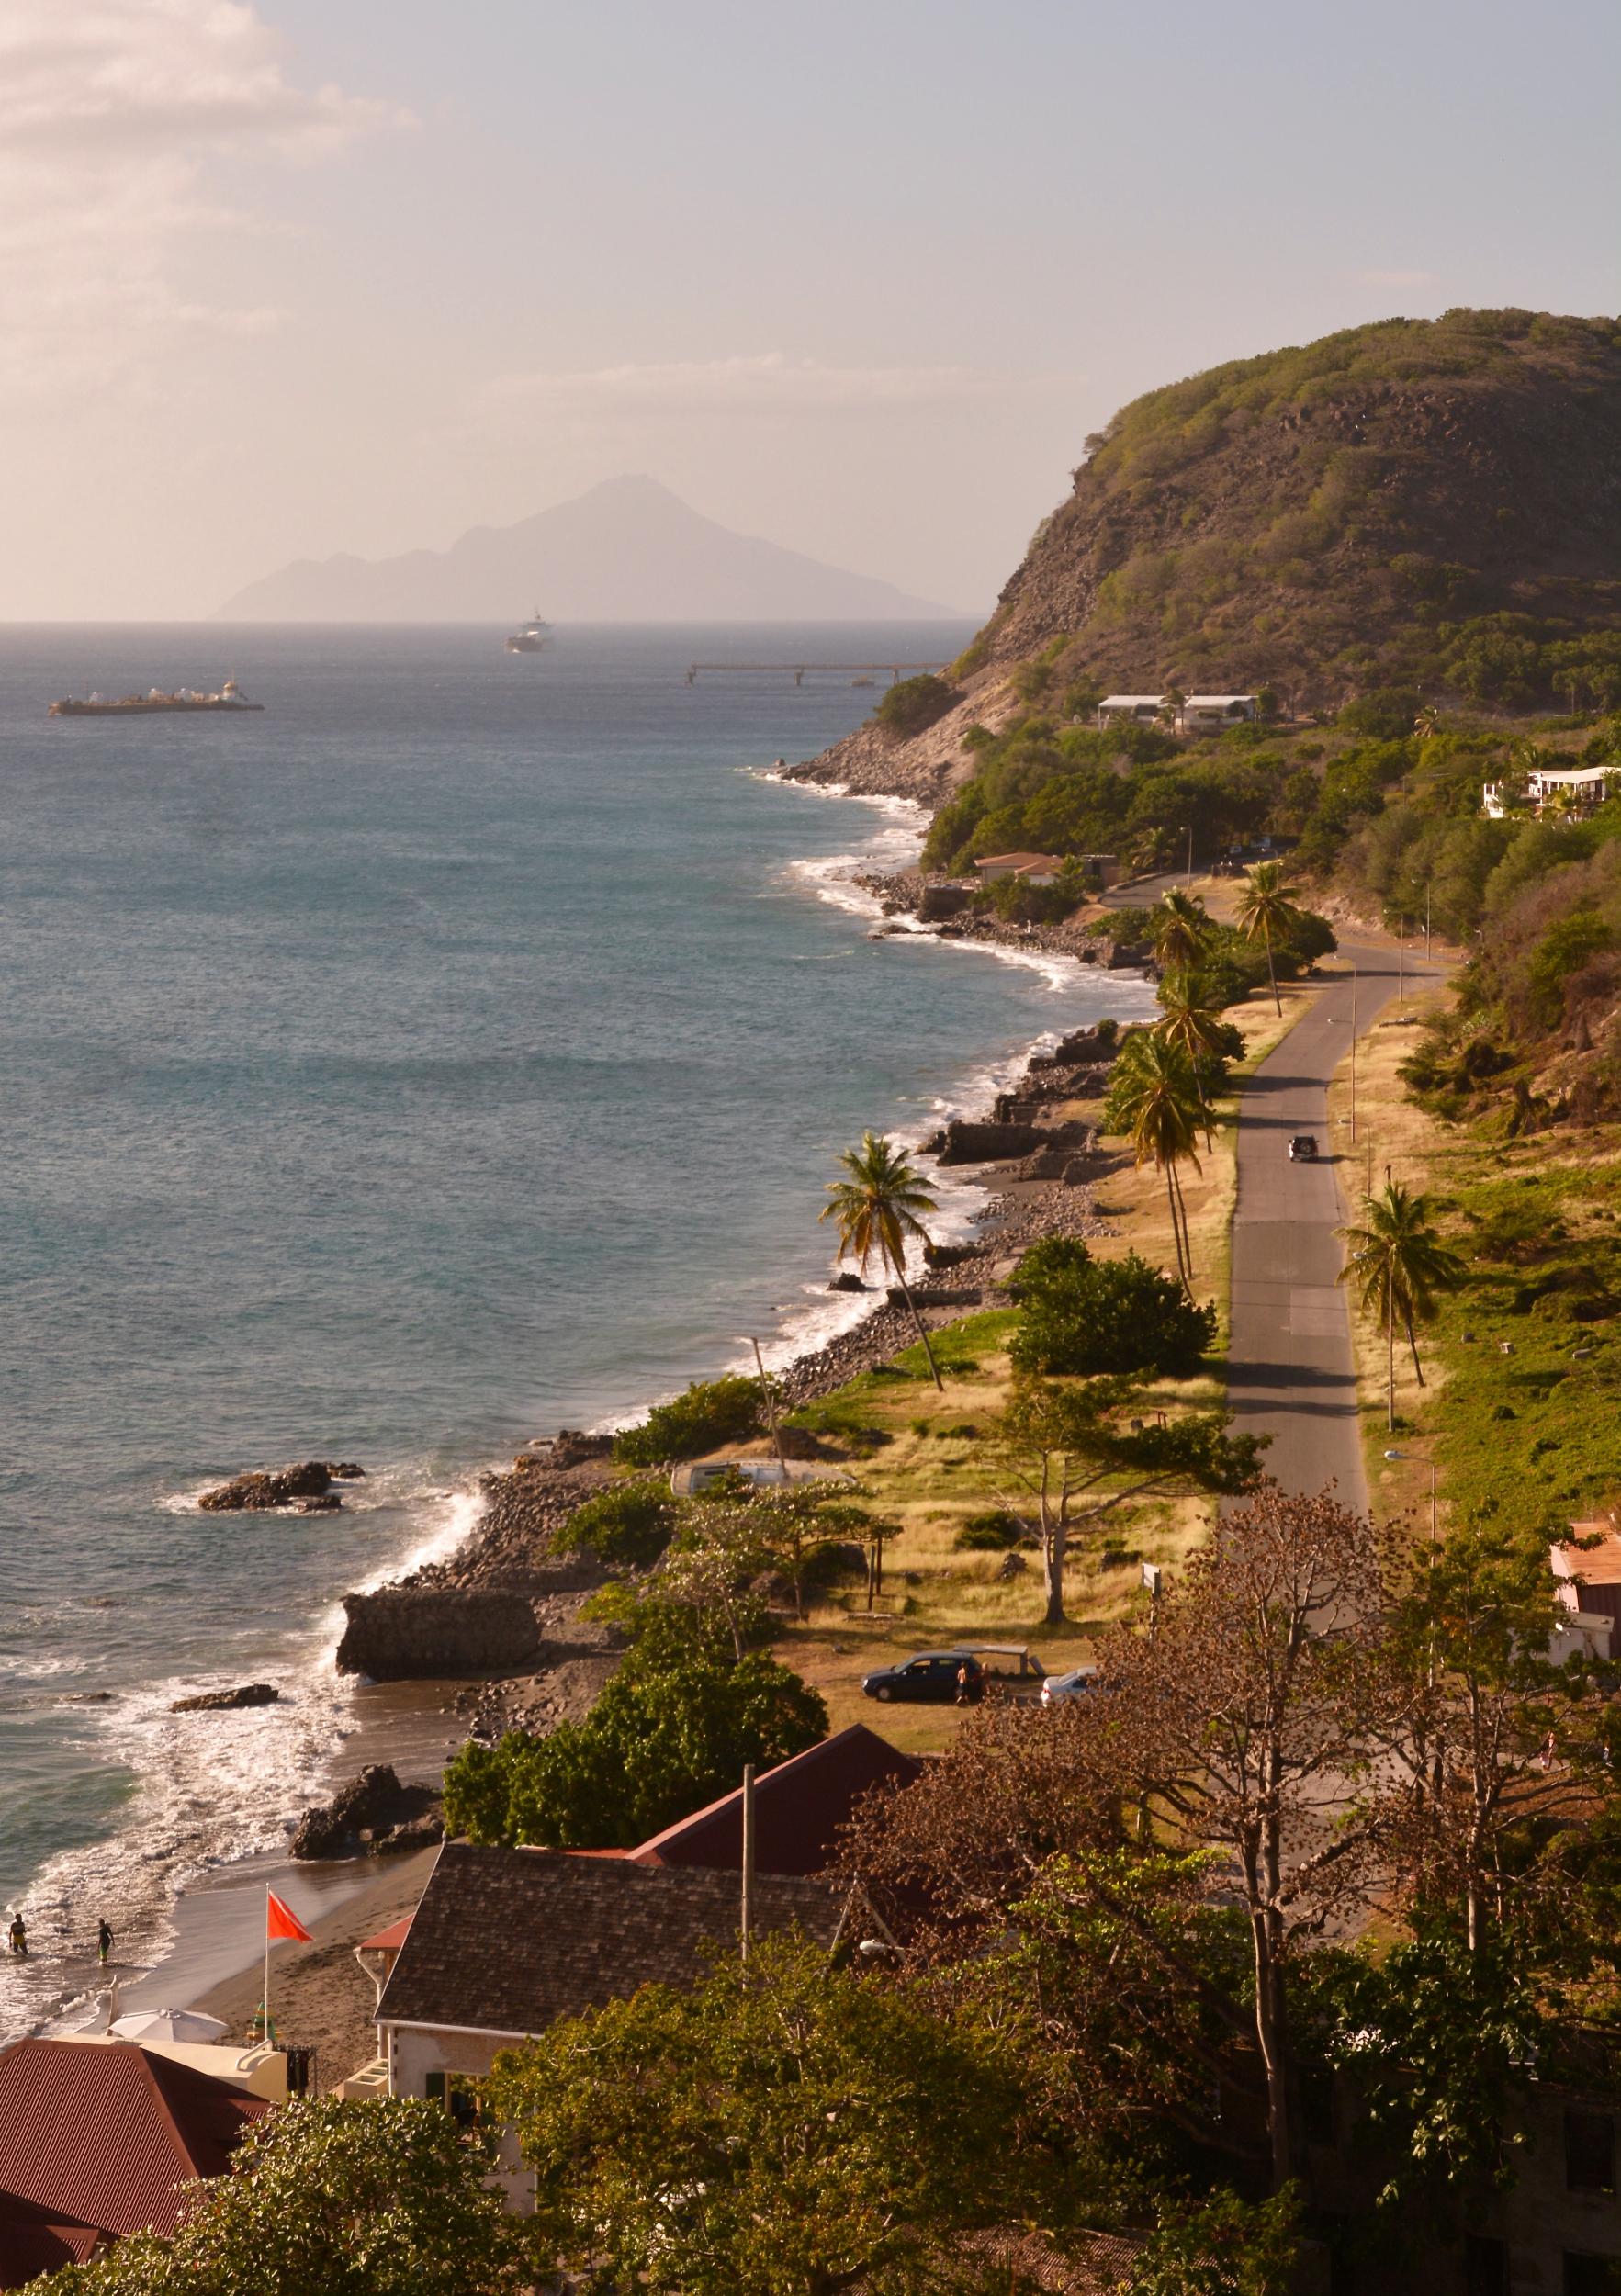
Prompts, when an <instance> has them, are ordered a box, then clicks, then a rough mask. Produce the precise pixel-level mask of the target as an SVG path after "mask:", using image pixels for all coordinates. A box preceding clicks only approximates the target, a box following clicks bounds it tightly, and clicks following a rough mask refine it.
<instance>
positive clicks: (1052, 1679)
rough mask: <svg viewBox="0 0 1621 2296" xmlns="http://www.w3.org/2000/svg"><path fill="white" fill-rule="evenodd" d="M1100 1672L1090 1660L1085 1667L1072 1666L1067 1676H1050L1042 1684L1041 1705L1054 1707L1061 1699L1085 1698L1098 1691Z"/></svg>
mask: <svg viewBox="0 0 1621 2296" xmlns="http://www.w3.org/2000/svg"><path fill="white" fill-rule="evenodd" d="M1097 1687H1098V1668H1097V1667H1096V1666H1095V1665H1094V1664H1093V1663H1092V1662H1091V1660H1087V1661H1086V1664H1085V1665H1083V1666H1072V1667H1071V1668H1070V1670H1069V1672H1068V1673H1067V1674H1049V1675H1048V1677H1047V1679H1046V1681H1045V1682H1044V1683H1042V1684H1041V1704H1042V1705H1044V1706H1053V1705H1057V1704H1058V1702H1059V1700H1060V1699H1061V1698H1084V1697H1085V1696H1086V1693H1087V1691H1089V1690H1096V1689H1097Z"/></svg>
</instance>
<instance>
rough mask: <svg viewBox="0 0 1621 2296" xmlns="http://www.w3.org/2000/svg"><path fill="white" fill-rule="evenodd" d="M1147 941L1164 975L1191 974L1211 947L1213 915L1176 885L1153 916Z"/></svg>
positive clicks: (1150, 919) (1193, 896)
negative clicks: (1152, 948)
mask: <svg viewBox="0 0 1621 2296" xmlns="http://www.w3.org/2000/svg"><path fill="white" fill-rule="evenodd" d="M1148 938H1149V940H1151V941H1152V942H1153V943H1154V955H1155V956H1156V957H1157V958H1158V960H1159V962H1160V964H1161V966H1162V967H1163V969H1164V970H1165V972H1167V973H1187V972H1189V971H1190V970H1191V969H1192V967H1193V966H1194V965H1196V964H1197V963H1198V962H1199V959H1200V957H1202V956H1203V954H1204V952H1205V951H1206V950H1207V949H1208V948H1209V946H1210V913H1209V911H1208V910H1207V909H1206V907H1205V905H1204V903H1203V902H1202V901H1201V900H1199V898H1198V897H1197V896H1196V895H1193V894H1191V893H1184V892H1183V890H1182V888H1181V886H1180V885H1174V886H1173V887H1172V889H1171V891H1170V892H1169V893H1167V894H1166V895H1165V898H1164V899H1163V900H1162V901H1161V903H1160V905H1159V906H1158V908H1156V909H1154V911H1153V912H1152V914H1151V915H1150V917H1149V922H1148Z"/></svg>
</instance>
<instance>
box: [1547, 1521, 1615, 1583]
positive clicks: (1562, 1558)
mask: <svg viewBox="0 0 1621 2296" xmlns="http://www.w3.org/2000/svg"><path fill="white" fill-rule="evenodd" d="M1570 1528H1571V1530H1572V1531H1574V1533H1575V1534H1576V1536H1577V1537H1578V1538H1596V1539H1598V1540H1599V1541H1600V1542H1601V1544H1600V1545H1598V1546H1596V1547H1588V1548H1582V1547H1567V1546H1563V1545H1557V1544H1556V1545H1555V1547H1554V1548H1552V1558H1553V1567H1554V1571H1555V1574H1556V1576H1562V1577H1564V1578H1569V1579H1575V1580H1577V1581H1580V1582H1581V1583H1582V1585H1584V1586H1616V1585H1621V1534H1617V1532H1616V1529H1615V1525H1614V1524H1613V1523H1612V1522H1611V1521H1610V1520H1609V1518H1608V1517H1607V1516H1601V1517H1600V1519H1599V1520H1598V1521H1597V1522H1596V1523H1572V1524H1571V1525H1570Z"/></svg>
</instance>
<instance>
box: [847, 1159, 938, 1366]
mask: <svg viewBox="0 0 1621 2296" xmlns="http://www.w3.org/2000/svg"><path fill="white" fill-rule="evenodd" d="M839 1163H840V1164H841V1165H843V1167H844V1171H845V1175H846V1176H845V1177H844V1178H843V1179H842V1180H832V1181H830V1182H829V1183H828V1187H827V1193H828V1195H829V1196H830V1197H831V1199H832V1201H831V1203H829V1204H828V1205H827V1206H826V1208H825V1209H824V1210H823V1212H822V1218H823V1219H824V1220H831V1221H836V1222H837V1223H838V1228H839V1258H840V1259H841V1260H844V1259H851V1260H854V1262H855V1264H856V1266H858V1267H859V1268H860V1269H861V1273H862V1275H863V1276H864V1275H865V1274H866V1272H867V1268H868V1265H869V1263H870V1262H871V1260H872V1256H873V1255H874V1253H876V1255H877V1257H878V1265H879V1266H880V1267H884V1268H887V1269H888V1270H889V1272H890V1274H891V1275H893V1276H894V1277H895V1282H896V1283H897V1284H898V1285H899V1286H900V1289H901V1296H902V1298H903V1299H904V1300H906V1305H907V1307H908V1308H910V1309H911V1311H912V1321H913V1322H914V1323H916V1325H917V1336H918V1338H919V1339H920V1340H921V1341H922V1342H923V1353H924V1356H926V1358H927V1359H928V1363H929V1377H930V1379H933V1381H934V1384H935V1386H936V1387H937V1388H939V1389H940V1392H941V1394H942V1395H943V1394H944V1392H945V1382H944V1380H943V1379H941V1378H940V1366H939V1364H937V1363H936V1362H935V1360H934V1350H933V1348H932V1347H931V1346H930V1345H929V1334H928V1332H927V1330H926V1329H925V1328H924V1322H923V1318H922V1316H921V1315H920V1314H919V1313H918V1311H917V1300H914V1299H913V1297H912V1287H911V1286H910V1284H908V1283H907V1281H906V1242H907V1239H908V1237H910V1238H914V1239H916V1240H917V1242H919V1243H922V1244H927V1243H929V1231H928V1229H927V1228H926V1227H925V1226H924V1225H923V1221H922V1217H921V1215H922V1214H923V1213H924V1212H929V1211H934V1210H938V1206H937V1205H936V1203H935V1199H934V1198H933V1197H932V1196H930V1195H929V1192H928V1190H927V1189H926V1188H925V1187H924V1185H923V1182H922V1179H921V1178H920V1176H919V1175H918V1173H917V1168H916V1166H915V1165H911V1164H908V1163H907V1161H906V1151H905V1150H904V1149H902V1148H897V1147H896V1146H895V1142H894V1141H892V1140H889V1139H886V1138H885V1137H884V1134H883V1133H882V1132H863V1133H862V1135H861V1146H860V1147H859V1148H847V1149H846V1150H845V1152H844V1154H842V1155H841V1156H840V1157H839Z"/></svg>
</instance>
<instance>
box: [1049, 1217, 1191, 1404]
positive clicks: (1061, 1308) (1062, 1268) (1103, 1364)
mask: <svg viewBox="0 0 1621 2296" xmlns="http://www.w3.org/2000/svg"><path fill="white" fill-rule="evenodd" d="M1032 1262H1033V1263H1035V1265H1034V1266H1031V1265H1030V1264H1031V1263H1032ZM1014 1280H1015V1284H1016V1286H1017V1290H1018V1296H1019V1298H1020V1299H1021V1300H1023V1301H1024V1317H1023V1321H1022V1322H1021V1323H1020V1326H1019V1332H1018V1334H1017V1335H1016V1336H1015V1338H1014V1342H1013V1346H1012V1349H1011V1354H1012V1358H1013V1366H1014V1368H1015V1370H1018V1371H1037V1372H1048V1373H1057V1374H1059V1375H1061V1376H1064V1375H1067V1376H1073V1377H1089V1376H1091V1375H1093V1374H1095V1373H1099V1372H1117V1373H1119V1372H1143V1371H1148V1372H1159V1373H1163V1374H1167V1375H1170V1376H1175V1377H1186V1376H1187V1375H1188V1374H1189V1373H1190V1372H1193V1371H1195V1370H1197V1369H1198V1367H1199V1358H1200V1357H1201V1356H1203V1355H1204V1354H1205V1353H1206V1351H1207V1350H1208V1349H1209V1347H1210V1345H1211V1343H1212V1342H1213V1340H1214V1338H1215V1335H1216V1311H1215V1310H1214V1308H1210V1307H1203V1308H1200V1307H1195V1306H1194V1304H1193V1302H1192V1301H1191V1300H1189V1299H1188V1295H1187V1293H1186V1292H1185V1291H1184V1290H1183V1289H1182V1287H1181V1285H1180V1284H1179V1283H1177V1282H1176V1280H1175V1279H1174V1278H1173V1277H1169V1276H1166V1275H1164V1274H1162V1272H1161V1271H1160V1269H1158V1268H1157V1267H1150V1266H1149V1265H1148V1263H1147V1262H1146V1261H1145V1260H1142V1259H1139V1258H1138V1256H1137V1255H1136V1253H1135V1252H1129V1253H1128V1254H1127V1255H1126V1256H1125V1258H1124V1259H1120V1260H1095V1259H1093V1257H1092V1255H1091V1254H1090V1253H1089V1252H1088V1251H1087V1250H1086V1245H1085V1244H1080V1243H1076V1242H1074V1241H1071V1240H1069V1239H1066V1238H1057V1237H1053V1238H1049V1239H1048V1240H1047V1241H1046V1242H1045V1243H1042V1244H1037V1245H1035V1246H1034V1248H1033V1249H1032V1250H1031V1251H1029V1252H1027V1253H1026V1254H1025V1255H1024V1258H1023V1259H1022V1260H1020V1262H1019V1269H1018V1272H1017V1275H1016V1277H1015V1279H1014Z"/></svg>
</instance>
